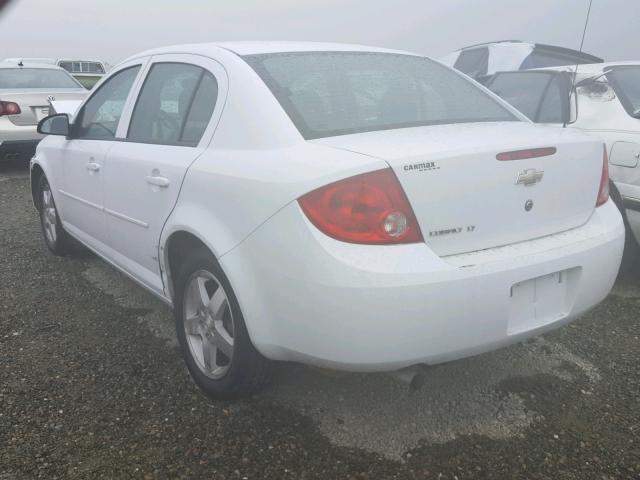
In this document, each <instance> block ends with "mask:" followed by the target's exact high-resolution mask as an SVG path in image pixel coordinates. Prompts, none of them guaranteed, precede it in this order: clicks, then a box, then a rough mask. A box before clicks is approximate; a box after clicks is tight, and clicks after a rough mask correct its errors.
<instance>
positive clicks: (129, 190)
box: [104, 55, 226, 293]
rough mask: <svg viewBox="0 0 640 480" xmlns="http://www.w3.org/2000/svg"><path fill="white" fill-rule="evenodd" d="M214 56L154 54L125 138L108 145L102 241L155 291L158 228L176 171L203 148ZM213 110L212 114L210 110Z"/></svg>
mask: <svg viewBox="0 0 640 480" xmlns="http://www.w3.org/2000/svg"><path fill="white" fill-rule="evenodd" d="M223 76H224V72H223V70H222V69H221V67H220V66H219V64H217V63H216V62H214V61H212V60H209V61H206V60H203V59H202V58H197V57H195V58H194V57H190V56H186V55H160V56H154V57H153V58H152V60H151V63H150V65H149V67H148V73H147V74H146V78H145V80H144V82H143V83H142V86H141V87H140V90H139V93H138V94H137V99H136V102H135V106H134V108H133V111H132V113H131V116H130V121H129V122H128V124H127V125H126V126H123V136H124V137H126V140H125V141H123V142H118V143H117V144H116V145H114V147H113V148H112V149H111V150H110V151H109V154H108V159H107V168H106V170H105V172H104V175H105V212H106V223H107V230H108V237H109V246H110V247H111V248H112V249H113V250H114V251H115V252H117V253H118V258H117V261H118V263H119V266H121V267H122V268H123V269H125V270H127V271H128V272H129V273H131V274H132V275H134V276H135V277H136V278H138V279H140V280H141V281H142V282H143V283H145V284H146V285H147V286H148V287H149V288H151V289H153V290H154V291H156V292H158V293H162V292H163V284H162V279H161V273H160V268H159V262H158V242H159V239H160V234H161V232H162V228H163V226H164V223H165V221H166V219H167V218H168V216H169V214H170V213H171V211H172V209H173V207H174V205H175V204H176V201H177V199H178V194H179V193H180V188H181V185H182V181H183V179H184V176H185V174H186V172H187V170H188V168H189V166H190V165H191V164H192V163H193V161H194V160H195V159H196V158H198V156H200V155H201V154H202V152H203V151H204V148H206V145H207V144H208V142H209V140H210V138H211V135H212V130H213V127H214V125H213V123H214V122H212V118H217V116H218V115H219V110H220V108H218V109H216V105H217V104H219V103H220V102H218V101H217V99H218V98H219V90H220V87H221V86H223V88H226V87H225V85H226V83H225V82H226V77H224V78H222V77H223ZM214 111H215V112H216V114H217V115H214Z"/></svg>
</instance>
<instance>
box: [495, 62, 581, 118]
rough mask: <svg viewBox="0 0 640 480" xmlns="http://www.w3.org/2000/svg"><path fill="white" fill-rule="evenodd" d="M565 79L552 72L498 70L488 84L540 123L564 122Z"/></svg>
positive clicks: (566, 91)
mask: <svg viewBox="0 0 640 480" xmlns="http://www.w3.org/2000/svg"><path fill="white" fill-rule="evenodd" d="M566 80H567V79H566V78H565V77H563V76H562V75H561V74H555V73H550V72H508V73H497V74H495V75H494V76H493V77H492V78H491V80H489V81H488V83H487V87H488V88H489V89H490V90H491V91H493V92H494V93H495V94H496V95H498V96H500V97H501V98H502V99H504V100H506V101H507V102H509V103H510V104H511V105H513V106H514V107H515V108H517V109H518V110H520V111H521V112H522V113H524V114H525V115H526V116H527V117H529V118H530V119H531V120H532V121H534V122H537V123H562V122H564V121H566V120H565V119H566V118H568V113H569V112H568V108H569V90H568V88H567V87H566V85H565V83H566Z"/></svg>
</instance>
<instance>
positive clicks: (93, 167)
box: [87, 162, 100, 172]
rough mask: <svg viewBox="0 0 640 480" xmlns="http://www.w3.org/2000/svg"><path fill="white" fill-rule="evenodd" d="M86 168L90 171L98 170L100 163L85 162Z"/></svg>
mask: <svg viewBox="0 0 640 480" xmlns="http://www.w3.org/2000/svg"><path fill="white" fill-rule="evenodd" d="M87 170H89V171H90V172H98V171H99V170H100V164H99V163H96V162H89V163H87Z"/></svg>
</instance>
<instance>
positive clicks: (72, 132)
mask: <svg viewBox="0 0 640 480" xmlns="http://www.w3.org/2000/svg"><path fill="white" fill-rule="evenodd" d="M132 68H138V73H137V74H136V77H135V78H134V79H133V82H132V84H131V88H130V89H129V93H128V94H127V98H126V99H125V101H124V105H123V107H122V113H121V115H120V119H119V120H118V125H116V131H115V132H114V135H113V138H103V137H78V136H77V133H78V128H80V127H79V124H78V120H79V119H81V118H82V117H81V114H82V113H84V110H85V108H86V106H87V104H88V103H89V102H90V101H91V100H92V99H93V98H94V97H95V96H96V95H97V94H98V92H100V90H102V88H103V87H104V86H105V85H108V84H109V82H110V81H111V80H112V79H113V78H115V77H116V76H117V75H119V74H121V73H122V72H124V71H126V70H130V69H132ZM143 69H144V61H142V62H140V63H134V64H132V65H127V66H125V67H124V68H121V69H120V70H117V71H115V72H112V73H110V74H109V77H108V78H106V79H105V80H104V81H103V82H102V83H101V84H100V85H99V86H98V88H97V89H96V90H95V91H94V92H92V93H91V95H90V96H89V97H87V99H86V100H85V101H84V103H83V104H82V106H81V107H80V109H79V110H78V113H77V114H76V115H75V117H74V119H73V123H72V124H71V128H70V129H69V136H68V137H67V140H102V141H106V142H110V141H117V140H118V136H117V135H118V126H119V125H120V122H122V119H123V117H124V116H125V113H126V107H127V103H128V102H129V101H130V99H131V95H132V93H133V92H134V91H135V90H136V88H135V87H136V83H137V81H138V79H139V78H140V73H141V72H142V71H143Z"/></svg>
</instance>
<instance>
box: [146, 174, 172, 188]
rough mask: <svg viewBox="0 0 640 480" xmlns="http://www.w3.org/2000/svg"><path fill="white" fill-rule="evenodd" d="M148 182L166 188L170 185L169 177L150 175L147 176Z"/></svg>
mask: <svg viewBox="0 0 640 480" xmlns="http://www.w3.org/2000/svg"><path fill="white" fill-rule="evenodd" d="M147 183H148V184H150V185H155V186H156V187H161V188H166V187H168V186H169V179H168V178H167V177H159V176H153V175H149V176H148V177H147Z"/></svg>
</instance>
